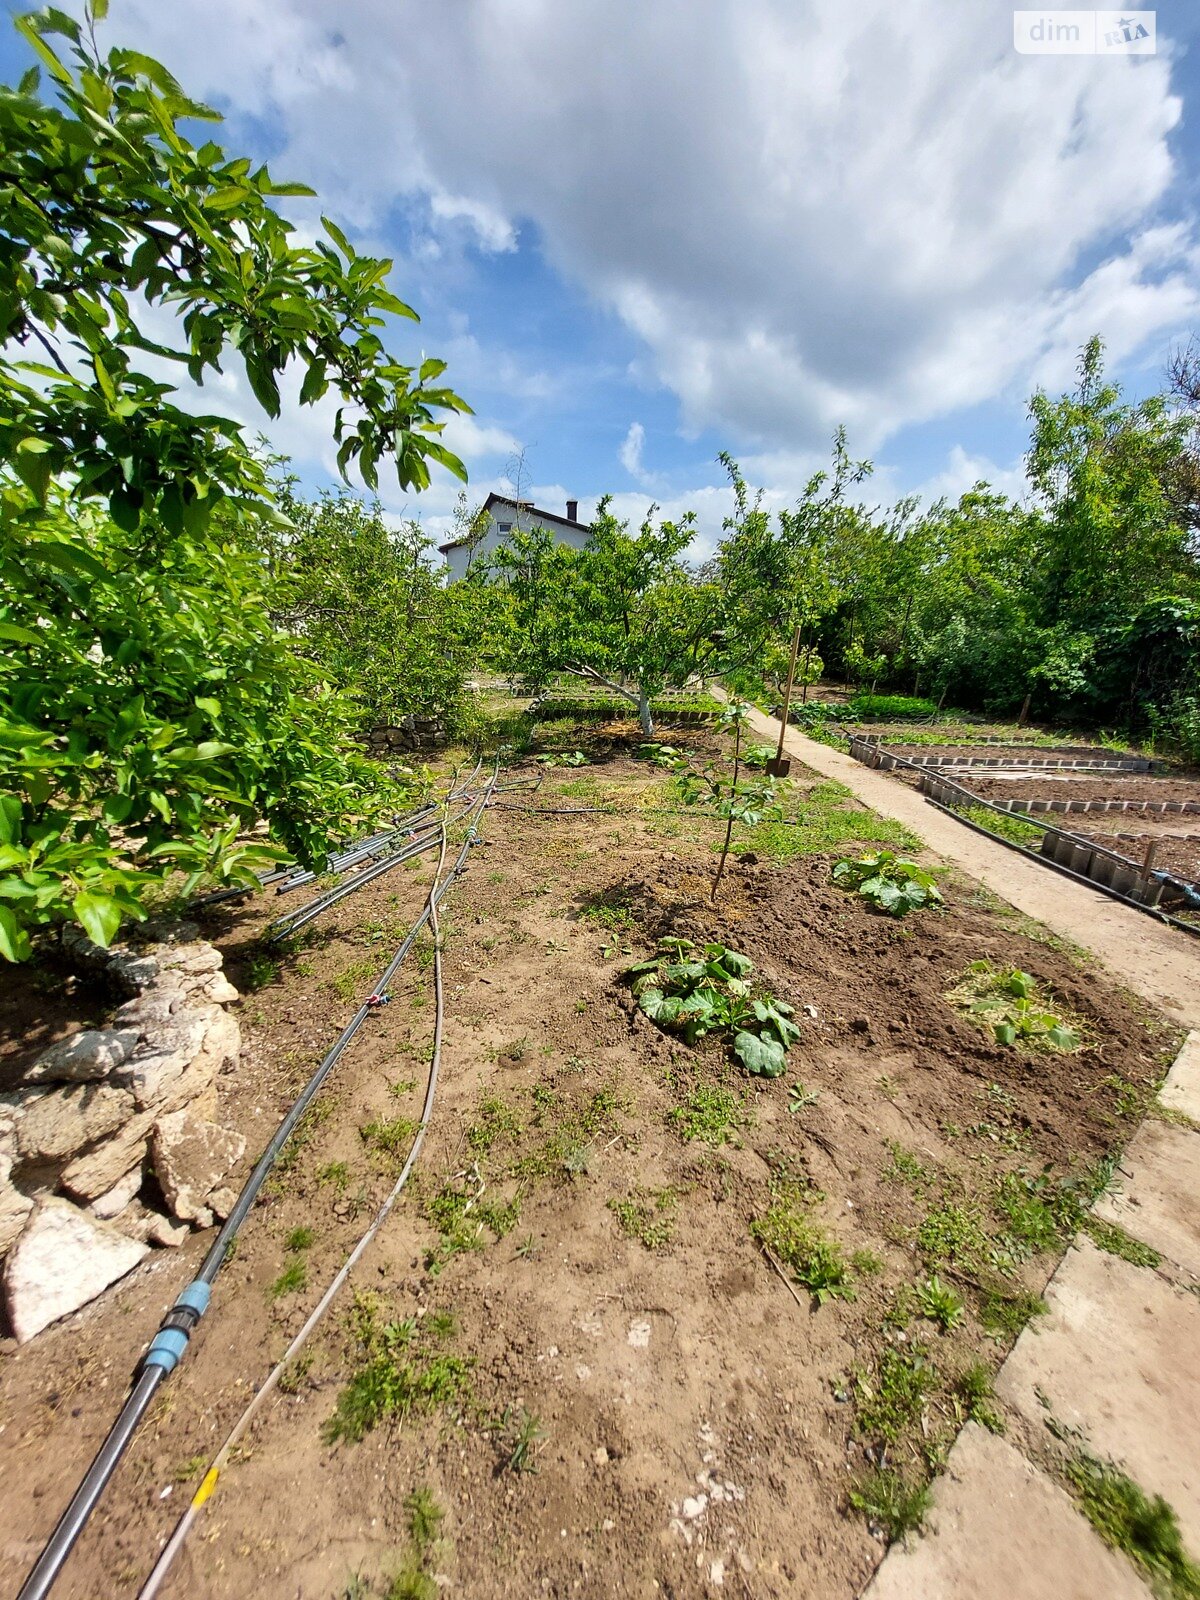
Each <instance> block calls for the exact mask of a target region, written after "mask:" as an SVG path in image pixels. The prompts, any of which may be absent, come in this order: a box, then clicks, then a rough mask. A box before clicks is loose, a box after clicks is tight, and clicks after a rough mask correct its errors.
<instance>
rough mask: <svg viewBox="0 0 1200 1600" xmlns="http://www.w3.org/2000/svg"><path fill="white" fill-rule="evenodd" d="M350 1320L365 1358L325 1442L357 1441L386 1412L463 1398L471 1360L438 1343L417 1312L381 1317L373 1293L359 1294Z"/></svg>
mask: <svg viewBox="0 0 1200 1600" xmlns="http://www.w3.org/2000/svg"><path fill="white" fill-rule="evenodd" d="M351 1325H352V1326H353V1328H354V1332H355V1335H356V1337H357V1340H358V1344H359V1349H360V1352H361V1354H362V1356H363V1358H364V1360H363V1365H362V1366H361V1367H360V1368H359V1369H358V1371H357V1372H356V1373H355V1374H354V1376H353V1377H352V1378H351V1379H350V1381H349V1383H348V1384H347V1385H346V1387H345V1388H344V1389H343V1390H342V1392H341V1394H340V1395H339V1396H338V1401H337V1409H336V1410H335V1412H334V1414H333V1416H332V1417H330V1418H329V1420H328V1422H327V1423H326V1425H325V1439H326V1442H327V1443H329V1444H333V1443H336V1442H337V1441H338V1440H339V1439H345V1440H348V1441H350V1442H357V1441H358V1440H360V1439H362V1438H363V1437H364V1436H365V1435H366V1434H367V1433H368V1432H369V1431H370V1430H371V1429H372V1428H374V1427H376V1426H377V1425H378V1424H379V1423H380V1422H382V1421H383V1420H384V1419H385V1418H386V1417H395V1418H397V1419H398V1421H400V1422H401V1423H404V1422H406V1421H407V1420H408V1419H409V1417H410V1416H412V1415H413V1414H414V1413H415V1412H428V1411H439V1410H442V1409H444V1408H445V1407H448V1406H454V1405H457V1404H458V1403H459V1402H460V1401H462V1400H463V1398H464V1397H465V1395H466V1393H467V1390H468V1385H469V1380H470V1371H471V1366H472V1362H471V1360H470V1359H469V1358H466V1359H463V1358H461V1357H458V1356H454V1355H451V1354H450V1353H449V1352H447V1351H445V1350H442V1349H440V1348H438V1347H437V1339H438V1336H437V1334H436V1332H435V1330H434V1329H432V1328H430V1327H429V1326H428V1324H427V1326H426V1328H425V1329H424V1330H422V1329H421V1327H420V1325H419V1324H418V1322H417V1320H416V1318H415V1317H405V1318H402V1319H401V1320H399V1321H387V1322H385V1321H384V1320H383V1307H382V1304H381V1302H380V1300H379V1298H378V1297H377V1296H374V1295H366V1294H357V1295H356V1296H355V1298H354V1305H353V1308H352V1310H351Z"/></svg>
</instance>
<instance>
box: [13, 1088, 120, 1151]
mask: <svg viewBox="0 0 1200 1600" xmlns="http://www.w3.org/2000/svg"><path fill="white" fill-rule="evenodd" d="M133 1110H134V1099H133V1095H132V1094H130V1093H129V1091H128V1090H127V1089H118V1088H115V1087H114V1086H113V1085H112V1084H108V1083H79V1084H72V1085H70V1086H69V1087H66V1088H62V1089H52V1090H50V1092H49V1093H46V1094H42V1095H40V1096H39V1097H38V1098H37V1099H36V1100H31V1101H29V1102H27V1103H26V1105H25V1106H24V1108H23V1114H22V1115H21V1117H20V1118H19V1120H18V1122H17V1151H18V1153H19V1154H20V1156H21V1157H22V1159H23V1160H26V1161H61V1160H63V1159H65V1158H67V1157H70V1156H73V1155H76V1154H78V1152H79V1151H80V1150H86V1149H87V1147H88V1145H90V1144H95V1143H96V1141H97V1140H98V1139H103V1138H104V1137H105V1135H106V1134H109V1133H115V1132H116V1130H117V1129H118V1128H119V1127H120V1126H121V1125H122V1123H124V1122H127V1121H128V1119H129V1118H130V1116H132V1114H133Z"/></svg>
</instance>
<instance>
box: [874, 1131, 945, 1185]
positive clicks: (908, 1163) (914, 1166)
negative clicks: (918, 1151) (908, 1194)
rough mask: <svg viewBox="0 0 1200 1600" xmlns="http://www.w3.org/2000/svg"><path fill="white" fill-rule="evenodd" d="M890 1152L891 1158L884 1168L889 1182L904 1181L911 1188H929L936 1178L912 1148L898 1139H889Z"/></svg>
mask: <svg viewBox="0 0 1200 1600" xmlns="http://www.w3.org/2000/svg"><path fill="white" fill-rule="evenodd" d="M888 1153H889V1155H890V1156H891V1160H890V1161H889V1162H888V1164H887V1166H886V1167H884V1169H883V1176H884V1179H885V1181H886V1182H888V1183H904V1184H907V1185H908V1187H909V1188H910V1189H924V1188H927V1187H928V1186H929V1185H930V1184H931V1183H932V1182H933V1179H934V1175H933V1173H932V1172H931V1171H930V1170H929V1168H928V1167H926V1166H923V1165H922V1164H921V1162H920V1161H918V1159H917V1157H916V1156H915V1155H914V1154H913V1152H912V1151H911V1150H906V1149H905V1148H904V1146H903V1145H902V1144H900V1143H899V1141H898V1140H896V1139H889V1140H888Z"/></svg>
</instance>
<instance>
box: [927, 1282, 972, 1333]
mask: <svg viewBox="0 0 1200 1600" xmlns="http://www.w3.org/2000/svg"><path fill="white" fill-rule="evenodd" d="M917 1305H918V1306H919V1308H920V1311H921V1315H922V1316H923V1317H928V1318H929V1320H930V1322H936V1323H937V1325H938V1327H939V1328H940V1329H941V1330H942V1332H943V1333H949V1332H950V1331H951V1329H952V1328H957V1327H958V1325H959V1323H960V1322H961V1321H962V1319H963V1317H964V1316H965V1314H966V1307H965V1306H964V1305H963V1302H962V1297H961V1295H958V1294H956V1293H955V1292H954V1290H953V1289H951V1288H950V1287H949V1285H948V1284H944V1283H943V1282H942V1280H941V1279H940V1278H939V1277H938V1275H937V1273H936V1272H935V1273H934V1274H933V1276H932V1277H929V1278H926V1280H925V1282H924V1283H922V1284H919V1285H918V1286H917Z"/></svg>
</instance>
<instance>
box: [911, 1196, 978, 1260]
mask: <svg viewBox="0 0 1200 1600" xmlns="http://www.w3.org/2000/svg"><path fill="white" fill-rule="evenodd" d="M916 1245H917V1249H918V1250H919V1251H920V1253H921V1256H922V1257H923V1259H924V1260H925V1262H926V1264H927V1265H928V1266H931V1267H937V1266H939V1265H940V1264H942V1263H944V1262H945V1263H951V1264H953V1265H955V1266H960V1267H966V1268H968V1269H971V1268H975V1269H978V1268H979V1267H980V1266H981V1265H982V1264H983V1263H985V1262H986V1261H987V1260H988V1259H989V1257H990V1256H991V1255H992V1253H993V1251H992V1242H991V1240H990V1238H989V1237H988V1234H987V1231H986V1229H985V1228H984V1225H983V1215H982V1213H981V1211H980V1209H979V1207H978V1206H977V1205H976V1204H975V1203H974V1202H973V1201H966V1202H964V1203H963V1204H962V1205H958V1204H955V1203H953V1202H950V1201H941V1202H940V1203H939V1204H938V1205H936V1206H934V1208H933V1210H932V1211H929V1212H927V1213H926V1215H925V1217H924V1219H923V1221H922V1222H921V1224H920V1226H919V1227H918V1228H917V1232H916Z"/></svg>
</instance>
